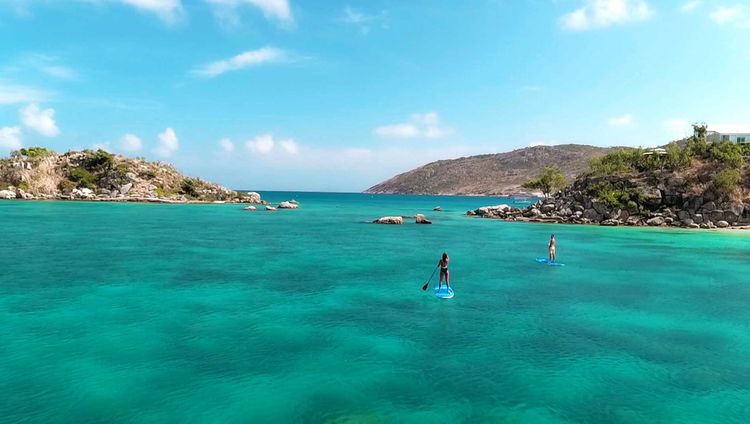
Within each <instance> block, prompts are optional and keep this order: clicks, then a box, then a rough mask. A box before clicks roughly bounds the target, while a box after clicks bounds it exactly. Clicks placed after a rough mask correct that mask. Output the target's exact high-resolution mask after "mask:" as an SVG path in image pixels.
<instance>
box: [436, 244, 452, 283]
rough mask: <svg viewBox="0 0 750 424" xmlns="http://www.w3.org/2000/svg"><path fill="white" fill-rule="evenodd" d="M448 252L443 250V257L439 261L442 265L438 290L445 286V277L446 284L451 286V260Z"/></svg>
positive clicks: (439, 264)
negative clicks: (449, 267)
mask: <svg viewBox="0 0 750 424" xmlns="http://www.w3.org/2000/svg"><path fill="white" fill-rule="evenodd" d="M450 260H451V259H450V258H449V257H448V253H447V252H443V257H442V258H441V259H440V260H439V261H438V266H439V267H440V281H438V290H440V288H441V287H442V286H443V279H445V285H446V286H448V288H451V283H450V273H449V272H448V263H449V262H450Z"/></svg>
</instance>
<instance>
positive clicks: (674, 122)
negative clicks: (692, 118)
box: [662, 119, 693, 137]
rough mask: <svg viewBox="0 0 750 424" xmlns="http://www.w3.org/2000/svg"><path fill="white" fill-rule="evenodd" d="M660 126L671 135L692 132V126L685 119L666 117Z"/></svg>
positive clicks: (679, 135)
mask: <svg viewBox="0 0 750 424" xmlns="http://www.w3.org/2000/svg"><path fill="white" fill-rule="evenodd" d="M662 126H663V127H664V129H665V130H666V131H667V132H668V133H669V135H670V136H671V137H683V136H687V135H690V134H692V133H693V128H692V126H691V125H690V122H688V120H687V119H668V120H666V121H664V122H662Z"/></svg>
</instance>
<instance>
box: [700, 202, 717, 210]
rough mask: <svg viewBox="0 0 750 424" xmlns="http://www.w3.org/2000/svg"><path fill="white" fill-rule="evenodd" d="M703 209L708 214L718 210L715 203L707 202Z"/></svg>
mask: <svg viewBox="0 0 750 424" xmlns="http://www.w3.org/2000/svg"><path fill="white" fill-rule="evenodd" d="M701 208H702V209H703V210H704V211H706V212H711V211H713V210H714V209H716V203H714V202H706V203H704V204H703V206H702V207H701Z"/></svg>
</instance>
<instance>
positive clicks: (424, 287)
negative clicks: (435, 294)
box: [422, 265, 440, 291]
mask: <svg viewBox="0 0 750 424" xmlns="http://www.w3.org/2000/svg"><path fill="white" fill-rule="evenodd" d="M439 267H440V265H438V266H436V267H435V269H434V270H433V271H432V275H430V279H429V280H427V282H426V283H424V286H422V290H423V291H426V290H427V286H429V285H430V281H432V277H434V276H435V271H437V269H438V268H439Z"/></svg>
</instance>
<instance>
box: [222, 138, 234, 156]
mask: <svg viewBox="0 0 750 424" xmlns="http://www.w3.org/2000/svg"><path fill="white" fill-rule="evenodd" d="M219 146H220V147H221V150H223V151H224V152H226V153H232V152H233V151H234V143H232V140H230V139H228V138H222V139H221V140H219Z"/></svg>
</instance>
